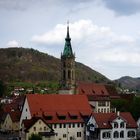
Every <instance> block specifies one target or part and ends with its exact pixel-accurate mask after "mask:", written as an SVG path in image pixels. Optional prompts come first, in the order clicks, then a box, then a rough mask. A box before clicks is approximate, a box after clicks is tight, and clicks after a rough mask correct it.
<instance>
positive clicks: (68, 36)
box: [66, 20, 70, 38]
mask: <svg viewBox="0 0 140 140" xmlns="http://www.w3.org/2000/svg"><path fill="white" fill-rule="evenodd" d="M66 38H70V35H69V20H68V21H67V37H66Z"/></svg>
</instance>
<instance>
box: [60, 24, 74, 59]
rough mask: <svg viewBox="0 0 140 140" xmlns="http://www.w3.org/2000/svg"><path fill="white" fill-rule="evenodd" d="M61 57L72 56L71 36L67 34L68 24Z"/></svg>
mask: <svg viewBox="0 0 140 140" xmlns="http://www.w3.org/2000/svg"><path fill="white" fill-rule="evenodd" d="M62 56H63V57H73V56H74V55H73V51H72V47H71V38H70V35H69V25H68V26H67V36H66V38H65V46H64V50H63V54H62Z"/></svg>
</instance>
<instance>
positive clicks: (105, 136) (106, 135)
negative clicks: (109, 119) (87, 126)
mask: <svg viewBox="0 0 140 140" xmlns="http://www.w3.org/2000/svg"><path fill="white" fill-rule="evenodd" d="M102 137H103V138H104V139H106V138H110V132H103V134H102Z"/></svg>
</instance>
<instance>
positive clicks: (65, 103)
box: [26, 94, 92, 123]
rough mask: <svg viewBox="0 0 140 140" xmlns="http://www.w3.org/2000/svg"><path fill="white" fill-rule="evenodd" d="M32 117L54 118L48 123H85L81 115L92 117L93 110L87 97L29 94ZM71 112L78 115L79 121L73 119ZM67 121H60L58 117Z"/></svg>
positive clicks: (28, 99)
mask: <svg viewBox="0 0 140 140" xmlns="http://www.w3.org/2000/svg"><path fill="white" fill-rule="evenodd" d="M26 97H27V101H28V104H29V108H30V112H31V115H32V116H44V117H46V116H48V115H47V114H49V116H50V115H51V116H52V120H47V122H48V123H68V122H83V119H82V117H81V114H84V115H85V114H86V115H88V116H89V115H90V114H91V112H92V109H91V107H90V105H89V103H88V99H87V97H86V96H85V95H56V94H51V95H48V94H45V95H39V94H28V95H26ZM69 112H74V114H77V115H78V116H77V119H71V117H70V114H69ZM64 115H65V117H66V119H62V120H60V119H59V118H58V116H64Z"/></svg>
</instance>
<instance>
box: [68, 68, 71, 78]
mask: <svg viewBox="0 0 140 140" xmlns="http://www.w3.org/2000/svg"><path fill="white" fill-rule="evenodd" d="M70 78H71V71H70V70H68V79H70Z"/></svg>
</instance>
